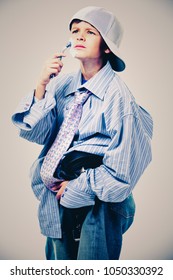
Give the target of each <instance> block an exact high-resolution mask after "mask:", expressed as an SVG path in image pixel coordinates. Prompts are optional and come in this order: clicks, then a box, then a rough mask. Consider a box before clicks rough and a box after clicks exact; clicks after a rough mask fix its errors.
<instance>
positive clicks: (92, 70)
mask: <svg viewBox="0 0 173 280" xmlns="http://www.w3.org/2000/svg"><path fill="white" fill-rule="evenodd" d="M80 67H81V72H82V75H83V77H84V79H85V80H89V79H91V78H92V77H93V76H94V75H95V74H96V73H97V72H99V71H100V69H101V68H102V67H103V61H93V60H92V61H90V60H88V61H81V64H80Z"/></svg>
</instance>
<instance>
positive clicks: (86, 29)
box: [71, 21, 104, 61]
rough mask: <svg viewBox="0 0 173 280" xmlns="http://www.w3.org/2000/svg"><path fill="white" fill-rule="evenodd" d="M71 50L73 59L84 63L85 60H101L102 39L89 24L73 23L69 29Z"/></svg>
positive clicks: (83, 22) (82, 22)
mask: <svg viewBox="0 0 173 280" xmlns="http://www.w3.org/2000/svg"><path fill="white" fill-rule="evenodd" d="M71 39H72V48H71V53H72V55H73V56H74V57H76V58H78V59H80V60H81V61H84V60H86V59H102V56H103V52H104V51H103V50H102V47H101V46H102V42H103V39H102V37H101V35H100V33H99V32H98V31H97V29H96V28H94V27H93V26H92V25H91V24H89V23H87V22H85V21H80V22H73V24H72V27H71Z"/></svg>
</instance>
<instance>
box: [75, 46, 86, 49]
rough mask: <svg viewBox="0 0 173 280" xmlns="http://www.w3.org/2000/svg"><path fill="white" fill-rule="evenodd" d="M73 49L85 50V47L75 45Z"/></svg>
mask: <svg viewBox="0 0 173 280" xmlns="http://www.w3.org/2000/svg"><path fill="white" fill-rule="evenodd" d="M74 48H75V49H78V48H79V49H85V46H83V45H76V46H75V47H74Z"/></svg>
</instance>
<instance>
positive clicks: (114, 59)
mask: <svg viewBox="0 0 173 280" xmlns="http://www.w3.org/2000/svg"><path fill="white" fill-rule="evenodd" d="M101 36H102V38H103V40H104V41H105V42H106V44H107V46H108V47H109V49H110V51H111V53H109V54H107V55H108V60H109V62H110V64H111V66H112V68H113V69H114V70H115V71H117V72H121V71H123V70H124V69H125V68H126V64H125V62H124V61H123V60H122V58H120V53H119V49H118V48H117V46H116V45H115V44H114V43H113V42H112V41H111V40H109V39H108V38H107V37H105V36H104V35H103V34H101Z"/></svg>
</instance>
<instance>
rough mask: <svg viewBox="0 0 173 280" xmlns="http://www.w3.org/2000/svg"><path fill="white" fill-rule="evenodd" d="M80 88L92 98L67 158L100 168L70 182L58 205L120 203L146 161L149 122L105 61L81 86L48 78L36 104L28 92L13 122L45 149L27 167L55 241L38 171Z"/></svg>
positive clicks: (74, 80)
mask: <svg viewBox="0 0 173 280" xmlns="http://www.w3.org/2000/svg"><path fill="white" fill-rule="evenodd" d="M83 86H85V88H86V89H88V90H89V91H90V92H91V95H90V97H89V98H88V100H87V101H86V103H85V104H84V106H83V114H82V118H81V121H80V124H79V128H78V132H77V134H76V135H75V137H74V141H73V142H72V145H71V147H70V148H69V150H68V151H67V153H68V152H70V151H73V150H77V151H85V152H89V153H93V154H97V155H101V156H104V157H103V164H102V165H101V166H99V167H97V168H95V169H87V170H85V172H83V173H82V174H81V175H80V176H79V177H78V178H77V179H74V180H72V181H70V182H69V183H68V185H67V188H66V190H65V191H64V193H63V195H62V197H61V200H60V203H61V204H62V205H63V206H65V207H68V208H79V207H83V206H88V205H93V204H94V199H95V196H97V197H98V198H99V199H100V200H102V201H105V202H120V201H123V200H124V199H125V198H126V197H128V196H129V195H130V193H131V192H132V190H133V188H134V186H135V185H136V183H137V182H138V180H139V178H140V177H141V175H142V173H143V172H144V170H145V168H146V167H147V166H148V164H149V163H150V161H151V138H152V130H153V122H152V118H151V116H150V115H149V114H148V113H147V112H146V111H145V110H144V109H143V108H142V107H140V106H139V105H137V104H136V102H135V99H134V97H133V95H132V94H131V93H130V91H129V89H128V88H127V86H126V85H125V83H124V82H123V81H122V80H121V78H120V77H119V76H118V75H117V74H116V73H115V72H114V71H113V70H112V68H111V66H110V64H109V62H107V64H106V65H105V66H104V67H103V68H102V69H101V70H100V71H99V72H98V73H97V74H96V75H95V76H94V77H92V78H91V79H90V80H88V81H87V82H86V83H85V84H84V85H81V71H79V72H77V73H73V74H60V75H59V76H58V77H56V78H54V79H52V80H51V81H50V83H49V84H48V85H47V88H46V95H45V98H44V99H42V100H40V101H38V102H34V92H31V93H30V94H29V95H28V96H26V97H25V98H24V99H23V100H22V102H21V103H20V104H19V106H18V108H17V110H16V112H15V114H14V115H13V116H12V120H13V122H14V124H15V125H17V126H18V127H19V128H20V136H21V137H23V138H25V139H27V140H29V141H32V142H36V143H38V144H41V145H44V148H43V150H42V152H41V154H40V156H39V158H38V159H37V160H36V161H35V163H34V164H33V166H32V168H31V179H32V188H33V191H34V193H35V195H36V197H37V198H38V199H39V200H40V205H39V222H40V227H41V232H42V233H43V234H44V235H46V236H50V237H54V238H60V237H61V225H60V220H59V211H58V201H57V199H56V197H55V194H54V193H53V192H51V191H50V190H48V189H47V188H46V187H45V186H44V184H43V182H42V180H41V177H40V167H41V164H42V162H43V158H44V156H45V154H46V152H47V151H48V149H49V147H50V146H51V144H52V142H53V140H54V138H55V136H56V134H57V132H58V130H59V127H60V125H61V123H62V121H63V118H64V113H65V110H68V106H69V103H70V102H71V101H72V99H73V94H72V93H74V92H75V91H76V90H77V89H80V88H82V87H83Z"/></svg>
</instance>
